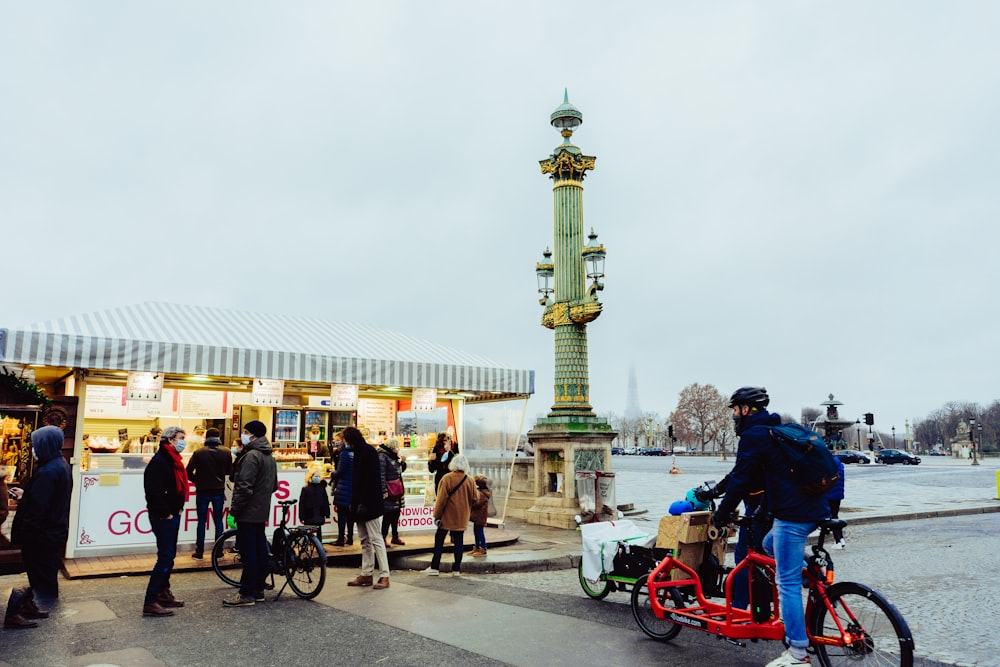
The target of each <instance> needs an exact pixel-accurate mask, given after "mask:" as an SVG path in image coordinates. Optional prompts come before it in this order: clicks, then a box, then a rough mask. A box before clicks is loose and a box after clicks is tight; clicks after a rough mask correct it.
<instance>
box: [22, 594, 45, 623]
mask: <svg viewBox="0 0 1000 667" xmlns="http://www.w3.org/2000/svg"><path fill="white" fill-rule="evenodd" d="M21 616H24V617H25V618H48V617H49V612H47V611H42V610H41V609H39V608H38V605H37V604H35V594H34V593H32V592H31V589H28V593H27V595H25V596H24V599H23V600H21Z"/></svg>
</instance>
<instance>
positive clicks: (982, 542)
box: [482, 457, 1000, 667]
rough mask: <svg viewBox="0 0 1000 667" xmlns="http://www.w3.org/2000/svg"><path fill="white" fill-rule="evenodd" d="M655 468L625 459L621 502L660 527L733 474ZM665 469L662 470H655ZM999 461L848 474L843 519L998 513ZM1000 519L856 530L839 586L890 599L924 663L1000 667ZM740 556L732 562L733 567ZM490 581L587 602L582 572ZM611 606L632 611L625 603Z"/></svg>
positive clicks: (695, 466)
mask: <svg viewBox="0 0 1000 667" xmlns="http://www.w3.org/2000/svg"><path fill="white" fill-rule="evenodd" d="M678 466H679V467H681V469H682V470H683V471H684V474H682V475H669V474H667V471H668V470H669V468H670V461H669V459H666V460H665V461H663V462H656V463H653V464H652V465H651V464H650V463H649V462H647V461H644V460H642V457H638V458H635V459H633V460H629V459H628V458H626V459H625V461H620V460H619V459H618V458H617V457H616V459H615V469H616V472H617V486H618V494H617V496H618V501H619V503H621V502H634V503H635V504H636V505H637V507H642V508H648V509H649V512H648V514H647V515H642V516H639V517H636V520H637V521H640V522H641V521H643V520H648V521H651V522H652V521H658V520H659V517H660V516H662V515H663V514H665V513H666V508H667V507H669V505H670V503H671V502H673V501H674V500H677V499H679V498H682V497H683V495H684V492H685V491H686V490H687V489H688V488H691V487H692V486H696V485H697V484H698V483H700V482H701V481H703V480H706V479H715V480H718V479H721V478H722V476H723V475H725V473H726V472H727V471H728V470H729V469H730V468H731V466H732V460H731V459H730V461H728V462H725V463H723V462H721V461H716V460H715V459H696V458H689V459H684V460H681V459H678ZM650 468H655V470H650ZM997 468H998V465H997V462H996V461H995V460H991V461H990V462H989V463H986V464H984V465H982V466H979V468H972V467H971V466H969V464H968V462H967V461H954V460H948V459H946V460H944V461H941V462H940V463H938V462H934V464H932V465H927V466H925V465H921V466H918V467H906V468H903V467H900V466H848V468H847V484H848V486H847V498H846V499H845V502H844V507H843V511H842V516H844V518H846V519H847V520H848V521H850V520H851V518H852V517H870V516H874V515H877V514H885V513H890V514H892V513H895V514H911V513H916V512H935V511H948V510H954V509H956V508H960V507H963V506H967V505H969V504H973V505H975V504H980V505H982V504H988V503H989V502H990V501H991V500H993V499H995V498H996V497H997V487H996V483H997V481H996V474H997V473H996V471H997ZM998 538H1000V513H987V514H974V515H966V516H945V517H939V518H925V519H919V520H910V521H892V522H879V523H869V524H859V525H855V526H851V527H849V528H848V529H847V534H846V539H847V541H848V547H847V548H846V549H845V550H843V551H835V552H833V554H834V559H835V563H836V574H837V580H838V581H857V582H860V583H864V584H867V585H869V586H871V587H873V588H875V589H876V590H878V591H880V592H881V593H883V594H884V595H885V596H886V597H887V598H888V599H889V600H890V601H891V602H892V603H893V604H895V605H896V607H897V608H898V609H899V610H900V611H901V612H902V614H903V616H904V617H905V618H906V620H907V622H908V623H909V626H910V629H911V631H912V633H913V636H914V640H915V642H916V653H917V655H918V656H923V657H926V658H930V659H932V660H937V661H941V662H944V663H947V664H954V665H976V666H992V667H996V666H997V665H1000V635H998V633H997V632H996V629H995V626H996V621H997V619H998V618H1000V577H998V576H997V574H998V567H997V558H998V554H997V549H996V547H997V545H998V544H1000V539H998ZM731 558H732V556H731V555H730V559H731ZM482 576H483V578H484V579H486V580H488V581H495V582H498V583H503V584H506V585H510V586H519V587H523V588H528V589H534V590H545V591H551V592H554V593H561V594H567V595H573V594H575V595H581V596H582V595H583V593H582V591H580V588H579V583H578V582H577V580H576V573H575V571H568V572H567V571H556V572H551V571H550V572H522V573H509V574H494V575H482ZM603 603H606V604H625V605H627V604H628V598H627V595H626V594H625V593H618V592H616V593H612V594H611V595H610V596H609V597H608V598H607V599H606V600H604V602H603Z"/></svg>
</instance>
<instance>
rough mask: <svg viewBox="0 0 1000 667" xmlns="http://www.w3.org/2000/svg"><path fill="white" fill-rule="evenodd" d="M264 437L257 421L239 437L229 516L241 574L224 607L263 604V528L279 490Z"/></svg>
mask: <svg viewBox="0 0 1000 667" xmlns="http://www.w3.org/2000/svg"><path fill="white" fill-rule="evenodd" d="M266 435H267V426H265V425H264V422H261V421H257V420H254V421H251V422H247V424H246V425H245V426H244V427H243V433H242V435H240V442H242V443H243V454H242V455H241V456H240V457H239V461H238V463H237V464H236V470H235V473H234V481H233V502H232V506H231V507H230V509H229V512H230V513H231V514H232V515H233V518H234V519H236V532H237V535H236V542H237V543H238V544H239V546H240V556H241V558H242V559H243V574H242V576H241V577H240V590H239V592H238V593H236V595H234V596H233V597H232V598H229V599H226V600H223V601H222V604H223V605H224V606H226V607H252V606H253V605H254V604H256V603H257V602H258V601H260V602H263V601H264V584H265V581H266V579H267V569H268V567H267V562H268V555H267V534H266V533H265V532H264V527H265V525H266V524H267V520H268V517H269V515H270V513H271V496H272V495H274V492H275V491H277V490H278V464H277V462H276V461H275V460H274V456H272V455H271V443H270V442H268V440H267V437H266Z"/></svg>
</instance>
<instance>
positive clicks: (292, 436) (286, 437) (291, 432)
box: [271, 408, 302, 443]
mask: <svg viewBox="0 0 1000 667" xmlns="http://www.w3.org/2000/svg"><path fill="white" fill-rule="evenodd" d="M301 416H302V411H301V410H289V409H287V408H280V409H276V410H275V411H274V425H273V428H272V429H271V432H272V433H273V435H274V439H273V442H274V443H287V442H301V441H302V431H301V428H300V426H301V424H300V423H299V421H300V419H301Z"/></svg>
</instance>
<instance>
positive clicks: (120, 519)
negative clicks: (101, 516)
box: [108, 510, 132, 535]
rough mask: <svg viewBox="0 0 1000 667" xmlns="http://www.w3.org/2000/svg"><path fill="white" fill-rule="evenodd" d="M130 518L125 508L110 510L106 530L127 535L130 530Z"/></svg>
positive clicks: (113, 533) (114, 533)
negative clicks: (115, 510)
mask: <svg viewBox="0 0 1000 667" xmlns="http://www.w3.org/2000/svg"><path fill="white" fill-rule="evenodd" d="M120 515H124V516H120ZM131 520H132V516H131V515H130V514H129V513H128V512H126V511H125V510H118V511H117V512H112V513H111V516H109V517H108V532H110V533H111V534H112V535H128V534H129V533H131V532H132V522H131ZM116 528H117V530H116Z"/></svg>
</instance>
